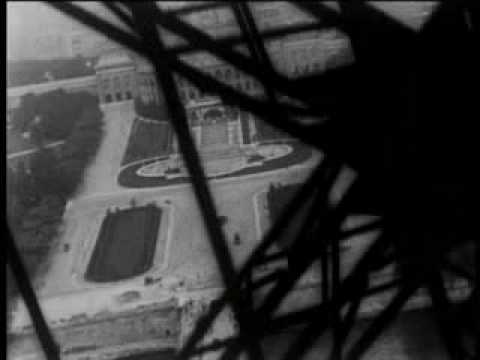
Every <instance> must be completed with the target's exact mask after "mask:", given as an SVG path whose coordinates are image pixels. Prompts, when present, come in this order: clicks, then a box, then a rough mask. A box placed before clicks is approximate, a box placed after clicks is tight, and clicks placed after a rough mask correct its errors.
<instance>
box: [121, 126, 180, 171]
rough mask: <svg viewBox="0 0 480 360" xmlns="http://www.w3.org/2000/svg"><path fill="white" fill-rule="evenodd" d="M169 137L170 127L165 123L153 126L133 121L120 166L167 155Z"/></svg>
mask: <svg viewBox="0 0 480 360" xmlns="http://www.w3.org/2000/svg"><path fill="white" fill-rule="evenodd" d="M171 136H172V134H171V130H170V126H169V125H168V123H167V122H159V123H158V124H153V123H149V122H145V121H142V120H139V119H135V120H134V122H133V125H132V130H131V133H130V137H129V139H128V144H127V147H126V149H125V153H124V154H123V159H122V165H126V164H129V163H131V162H133V161H137V160H143V159H150V158H152V157H155V156H160V155H165V154H168V153H169V152H170V145H171V144H170V138H171Z"/></svg>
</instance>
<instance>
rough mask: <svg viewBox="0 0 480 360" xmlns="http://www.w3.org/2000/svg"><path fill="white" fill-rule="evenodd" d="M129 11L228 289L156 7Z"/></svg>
mask: <svg viewBox="0 0 480 360" xmlns="http://www.w3.org/2000/svg"><path fill="white" fill-rule="evenodd" d="M130 8H131V11H132V14H133V16H134V23H135V25H136V27H137V29H138V31H139V33H140V35H142V37H143V39H144V42H145V43H144V45H145V47H146V48H147V49H149V52H148V53H149V59H150V60H151V61H152V63H153V65H154V67H155V70H156V74H157V82H158V84H160V85H161V86H162V87H163V90H164V91H163V93H164V96H165V99H166V102H167V104H168V112H169V115H170V119H171V121H170V123H171V124H172V127H173V129H174V130H175V132H176V134H177V138H178V143H179V147H180V150H181V152H182V154H183V158H184V161H185V163H186V165H187V169H188V171H189V173H190V176H191V179H192V185H193V189H194V193H195V196H196V199H197V202H198V204H199V207H200V210H201V213H202V217H203V220H204V223H205V226H206V229H207V231H208V233H209V240H210V245H211V247H212V249H213V252H214V254H215V258H216V261H217V264H218V266H219V270H220V273H221V275H222V279H223V283H224V286H228V284H230V283H231V281H232V280H233V279H234V277H235V274H236V272H235V268H234V265H233V259H232V257H231V254H230V251H229V249H228V246H227V243H226V238H225V235H224V233H223V231H222V228H221V225H220V222H219V220H218V214H217V212H216V209H215V204H214V201H213V197H212V194H211V192H210V188H209V186H208V183H207V179H206V176H205V174H204V171H203V167H202V165H201V160H200V157H199V155H198V152H197V150H196V148H195V144H194V141H193V138H192V135H191V133H190V130H189V125H188V119H187V116H186V113H185V109H184V107H183V105H182V102H181V100H180V98H179V96H178V93H177V90H176V87H175V82H174V78H173V74H172V72H171V71H170V70H169V68H168V64H166V63H165V62H164V61H162V60H161V59H162V58H163V57H164V56H163V55H164V45H163V43H162V41H161V39H160V38H159V34H158V30H157V27H156V25H155V22H154V17H153V16H152V15H153V14H154V9H156V6H155V4H153V3H150V4H147V3H143V4H130ZM232 304H233V311H234V313H235V316H236V318H237V321H238V323H239V325H240V329H241V333H243V335H245V338H246V339H247V340H248V342H249V344H250V347H249V353H250V356H251V358H252V359H259V360H261V359H263V355H262V352H261V348H260V346H259V344H258V343H255V341H254V339H253V338H251V337H250V336H249V335H248V334H249V333H250V332H249V331H250V329H251V328H252V326H251V323H250V321H249V320H250V318H249V316H248V313H249V309H246V308H244V307H242V304H241V302H240V297H237V298H236V299H234V301H233V302H232Z"/></svg>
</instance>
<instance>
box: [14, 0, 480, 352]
mask: <svg viewBox="0 0 480 360" xmlns="http://www.w3.org/2000/svg"><path fill="white" fill-rule="evenodd" d="M292 4H293V6H295V7H297V8H298V9H300V10H301V11H304V12H305V13H307V14H309V15H310V16H313V17H314V18H315V19H316V22H315V23H313V24H303V25H302V24H300V25H298V24H297V25H285V26H279V27H276V28H275V29H273V30H271V29H270V30H262V31H260V30H259V28H258V26H257V25H256V22H255V19H254V17H253V15H252V10H251V6H252V5H251V4H249V3H246V2H240V3H234V4H227V3H223V2H211V3H210V2H203V3H201V4H193V5H191V6H187V7H185V8H182V9H179V10H168V11H167V10H162V9H161V8H159V7H158V5H157V4H156V3H154V2H151V3H149V2H135V3H134V2H132V3H105V7H106V8H108V10H109V11H111V13H112V14H113V15H114V16H115V17H116V18H117V19H118V20H119V21H120V22H121V23H122V26H121V27H120V26H118V25H113V23H111V22H109V21H107V20H105V19H102V18H101V17H99V16H98V15H97V14H93V13H91V12H88V11H87V10H85V9H83V8H82V7H81V6H79V5H77V4H72V3H63V2H52V3H48V5H50V6H52V7H54V8H56V9H58V10H59V11H61V12H63V13H64V14H67V15H69V16H71V17H72V18H74V19H76V20H78V21H80V22H81V23H83V24H85V25H87V26H89V27H91V28H93V29H95V30H97V31H98V32H100V33H101V34H104V35H105V36H107V37H109V38H110V39H112V40H113V41H115V42H117V43H119V44H121V45H123V46H125V47H126V48H128V49H130V50H132V51H134V52H137V53H138V54H140V55H142V56H144V57H145V58H147V59H149V60H150V61H151V63H152V65H153V66H154V68H155V71H156V77H157V83H158V84H160V85H159V86H160V87H161V88H162V92H163V93H164V94H165V100H166V103H167V105H168V114H169V116H170V119H171V120H170V121H171V126H172V127H173V129H174V130H175V133H176V135H177V138H178V146H179V150H180V151H181V152H182V153H183V156H184V159H185V163H186V167H187V169H188V171H189V173H190V174H191V181H192V186H193V189H194V193H195V196H196V200H197V201H198V204H199V206H200V209H201V211H202V216H203V220H204V222H205V226H206V229H207V231H208V234H209V240H210V245H211V247H212V249H213V252H214V254H215V258H216V260H217V263H218V267H219V269H220V271H221V274H222V279H223V281H224V284H225V290H224V291H223V294H222V295H221V296H220V298H219V299H218V300H217V301H216V302H214V303H213V304H212V306H211V308H210V309H209V311H208V312H207V314H206V315H205V316H204V317H202V318H201V319H200V320H199V321H198V323H197V324H196V327H195V330H194V331H193V333H192V334H191V335H190V337H189V338H188V339H187V341H186V343H185V344H184V346H183V347H182V349H180V350H179V353H178V355H179V358H180V359H186V358H189V357H191V356H193V354H200V353H204V352H207V351H211V350H216V349H224V353H223V355H222V356H221V358H222V359H232V358H235V357H237V356H238V355H239V354H240V353H242V352H245V351H246V352H247V355H248V357H249V358H254V359H262V358H264V357H265V355H264V354H263V350H262V346H261V340H262V339H263V338H264V337H265V336H267V335H268V334H271V333H274V332H276V331H281V330H284V329H287V328H290V327H292V326H296V325H303V327H302V329H301V331H300V332H299V333H298V336H297V337H296V339H295V340H294V341H293V343H292V344H291V346H290V347H289V349H288V351H287V353H286V354H285V357H284V359H299V358H301V357H302V355H304V354H305V353H306V352H307V351H308V349H309V348H311V347H312V346H313V344H314V342H315V341H316V340H317V339H319V337H320V336H322V335H323V334H325V333H326V332H327V331H332V334H333V336H332V339H333V340H332V347H331V349H330V350H331V353H330V354H331V358H332V359H343V358H345V359H357V358H360V357H361V356H362V355H364V354H365V352H366V351H367V349H368V348H369V347H370V346H371V345H372V344H373V343H374V341H375V340H376V339H377V338H378V337H379V336H380V334H382V333H383V331H384V330H385V329H386V328H387V326H388V325H389V324H390V323H391V322H392V321H393V320H394V319H395V318H396V316H397V315H398V313H399V312H400V311H401V310H402V308H403V306H404V305H405V303H406V302H407V301H408V299H409V298H411V296H412V295H413V294H414V293H415V292H416V291H417V290H418V289H421V288H423V289H425V290H426V293H427V294H428V296H429V297H430V299H431V302H432V310H433V312H432V313H433V316H434V317H435V320H436V321H437V324H438V330H439V334H440V335H441V336H442V338H443V340H444V343H445V350H446V352H447V353H448V355H449V356H450V358H452V359H474V358H477V357H478V355H479V353H480V352H479V349H478V343H479V341H478V334H480V329H479V321H478V320H479V319H480V314H479V313H478V309H479V308H480V307H479V304H480V303H479V301H478V296H479V295H478V294H479V291H478V281H477V279H478V273H479V272H478V270H479V269H478V266H479V265H478V264H479V263H480V258H479V256H478V255H479V245H478V234H476V233H474V229H473V226H474V225H473V224H475V221H474V218H473V214H474V211H473V209H475V206H474V205H475V204H474V203H473V200H472V199H473V196H472V195H473V194H474V189H475V188H476V184H472V181H471V177H472V176H470V173H471V168H472V167H473V166H472V165H473V164H475V163H476V159H475V157H474V155H473V154H475V149H473V146H472V145H473V144H475V143H476V142H475V141H473V140H474V139H473V134H477V133H476V132H475V131H474V129H473V127H472V126H473V125H472V123H474V121H471V120H472V119H474V117H472V114H473V111H474V110H475V109H476V107H475V106H474V104H475V102H474V101H473V93H474V91H470V90H469V89H468V86H467V84H469V83H472V84H478V82H475V81H474V80H475V79H477V80H478V64H479V62H478V58H477V57H476V55H475V52H474V51H473V49H474V46H473V36H474V34H478V22H477V21H478V12H477V11H476V10H475V9H473V6H470V5H471V4H470V3H469V2H461V1H459V2H445V3H441V4H439V5H438V6H437V7H436V9H435V11H434V12H433V15H432V16H431V17H430V18H429V19H428V21H427V22H426V23H425V25H424V26H423V27H422V29H421V30H419V31H415V30H412V29H411V28H409V27H407V26H405V25H403V24H401V23H400V22H398V21H396V20H394V19H393V18H391V17H390V16H388V15H387V14H386V13H383V12H382V11H380V10H377V9H375V8H374V7H372V6H371V5H368V4H365V3H362V2H342V3H340V5H339V10H338V11H337V10H334V9H333V8H330V7H327V6H326V5H325V4H322V3H317V2H292ZM221 7H225V8H229V9H230V10H231V11H232V13H233V14H234V18H235V20H236V22H237V24H238V26H239V27H240V29H241V35H240V36H227V37H226V38H219V39H216V38H214V37H212V36H210V35H208V34H207V33H205V32H203V31H201V30H199V29H197V28H195V27H194V26H192V25H191V24H189V23H187V22H186V21H184V20H182V19H181V15H185V14H187V13H192V12H195V11H201V10H206V9H213V8H221ZM330 27H336V28H338V29H339V30H341V31H342V32H344V33H346V34H347V35H348V36H349V38H350V41H351V44H352V48H353V51H354V56H355V62H354V63H352V64H348V65H345V66H342V67H337V68H330V69H327V71H325V72H322V73H321V74H314V75H310V76H304V77H301V78H294V79H291V78H287V77H285V76H284V75H282V74H280V73H278V72H277V71H276V70H275V69H274V67H273V66H272V64H271V62H270V59H269V55H268V53H267V51H266V50H265V45H264V44H265V41H268V40H269V39H272V38H275V37H278V36H284V35H288V34H294V33H300V32H302V31H307V30H315V29H316V30H319V29H325V28H330ZM158 28H161V29H162V30H168V31H170V32H172V33H174V34H176V35H179V36H180V37H182V38H183V39H185V41H186V42H185V44H181V45H175V46H173V47H172V46H167V45H166V44H165V41H164V39H163V37H162V36H160V35H159V31H158ZM446 39H451V41H448V44H447V41H446ZM452 39H453V40H452ZM239 43H243V44H245V45H246V48H247V50H248V55H245V53H244V52H240V51H238V50H236V49H235V48H234V47H233V45H234V44H239ZM193 50H202V51H206V52H209V53H211V54H214V55H215V56H216V57H218V58H220V59H222V61H224V62H226V63H229V64H230V65H231V66H233V67H235V68H237V69H240V70H241V71H242V72H244V73H245V74H247V75H248V76H251V77H253V78H254V79H255V80H256V81H258V82H259V83H260V84H261V85H262V88H263V89H264V95H265V96H264V97H261V98H260V97H253V96H250V95H247V94H245V93H242V92H239V91H237V90H236V89H235V88H232V87H230V86H228V85H225V84H224V83H222V82H219V81H218V80H216V79H215V78H214V77H212V76H210V75H207V74H204V73H202V72H201V71H199V70H198V69H196V68H195V67H193V66H191V65H188V64H187V63H185V62H182V61H180V59H179V56H180V55H181V54H183V53H185V52H187V51H193ZM173 74H176V75H177V76H180V77H182V78H184V79H187V80H188V81H189V82H191V83H192V84H194V85H195V86H196V87H197V88H198V89H199V90H200V91H202V92H205V93H211V94H215V95H217V96H219V97H220V98H221V100H222V102H223V103H225V104H227V105H230V106H237V107H238V108H240V109H241V110H243V111H247V112H249V113H252V114H254V115H255V116H256V117H258V118H261V119H262V120H263V121H264V122H265V123H267V124H269V125H271V126H272V127H275V128H277V129H280V130H282V131H284V132H285V133H288V134H290V135H291V136H293V137H295V138H298V139H300V140H301V141H303V142H304V143H306V144H308V145H310V146H312V147H315V148H317V149H319V150H320V151H322V152H323V154H324V155H325V156H324V158H323V160H322V162H321V163H320V164H319V165H318V167H317V168H315V169H314V170H313V171H312V173H311V175H310V177H309V178H308V179H307V180H306V181H305V183H304V184H303V185H302V187H301V188H300V190H299V191H298V193H297V194H296V195H295V196H294V197H293V199H292V200H291V203H290V204H289V206H288V207H287V209H285V211H284V212H283V213H282V214H281V215H280V216H279V218H278V220H277V222H276V223H275V224H274V226H273V227H272V229H271V230H270V231H269V232H268V233H267V234H266V235H265V237H264V238H263V240H262V241H261V242H260V244H259V245H258V247H257V248H256V249H255V250H254V251H253V253H252V254H251V255H250V257H249V259H248V261H247V262H246V263H245V265H244V267H243V268H242V269H240V270H239V271H236V270H235V269H234V267H233V263H232V256H231V254H230V252H229V249H228V247H227V245H226V241H225V235H224V233H223V230H222V227H221V224H220V222H219V217H218V216H217V212H216V209H215V205H214V202H213V199H212V195H211V191H210V189H209V186H208V183H207V181H206V177H205V174H204V171H203V169H202V166H201V162H200V158H199V155H198V151H197V149H196V146H195V142H194V141H193V139H192V136H191V134H190V132H189V129H188V121H187V116H186V113H185V109H184V107H183V106H182V103H181V100H180V97H179V94H178V91H177V88H176V86H175V82H174V78H173ZM287 98H288V99H289V101H286V100H285V99H287ZM305 117H308V119H309V120H310V121H308V122H305V121H302V120H301V119H304V118H305ZM344 166H349V167H351V168H353V169H354V170H355V171H356V172H357V178H356V180H355V182H354V183H353V184H352V185H351V186H350V188H349V189H348V191H347V193H346V194H345V196H344V197H343V198H342V199H340V200H339V201H338V202H337V203H336V204H332V203H331V202H330V201H329V200H328V194H329V193H330V189H331V187H332V186H333V184H334V183H335V179H336V177H337V175H338V174H339V172H340V171H341V169H342V168H343V167H344ZM307 199H309V200H310V201H309V202H307V201H306V200H307ZM305 204H309V205H308V206H309V208H308V209H307V210H308V211H306V212H305V214H306V215H304V216H303V218H302V219H301V221H302V226H301V227H300V231H299V232H298V234H297V235H296V237H295V239H292V241H291V243H292V246H290V247H289V249H288V251H287V252H283V253H278V254H273V255H272V254H268V255H267V253H268V250H269V248H270V246H271V245H272V244H273V243H274V242H275V241H276V239H277V238H278V237H279V236H280V235H281V233H282V231H284V230H285V229H286V228H287V227H288V226H290V219H292V218H294V216H293V215H294V214H295V213H296V212H297V211H300V210H301V209H302V207H303V206H306V205H305ZM357 213H367V214H374V215H377V216H378V218H379V220H378V221H375V222H373V223H370V224H368V225H362V226H358V227H357V228H354V229H349V230H344V229H343V228H342V226H341V224H342V223H343V221H344V220H345V218H346V217H347V216H348V215H349V214H357ZM372 229H380V230H381V235H380V236H379V237H378V238H377V239H376V240H375V241H374V242H373V243H372V244H371V245H370V247H369V248H368V249H367V251H366V252H365V253H364V254H363V255H362V257H361V259H360V260H359V262H358V263H357V264H356V265H355V267H354V269H353V270H352V271H351V272H350V273H349V274H347V275H346V276H341V274H340V272H341V268H340V264H341V254H340V245H341V243H342V242H343V241H344V240H346V239H348V238H350V237H352V236H354V235H358V234H361V233H365V232H367V231H371V230H372ZM9 235H10V236H9V237H8V238H7V240H8V241H7V245H8V262H9V264H10V266H11V269H12V270H13V273H14V275H15V277H16V279H17V283H18V286H19V289H20V293H21V295H22V296H23V297H24V299H25V301H26V304H27V307H28V309H29V311H30V314H31V316H32V318H33V320H34V321H33V322H34V326H35V329H36V331H37V333H38V336H39V339H40V341H41V344H42V346H43V349H44V350H45V353H46V354H47V356H48V358H49V359H50V358H51V359H58V358H59V352H58V346H57V345H56V344H55V341H54V340H53V338H52V335H51V333H50V331H49V329H48V326H47V324H46V322H45V320H44V318H43V316H42V312H41V310H40V308H39V306H38V303H37V300H36V296H35V294H34V292H33V290H32V286H31V283H30V281H29V279H28V276H27V274H26V272H25V270H24V267H23V265H22V263H21V261H20V257H19V253H18V250H17V249H16V247H15V245H14V242H13V240H12V237H11V234H9ZM470 245H471V246H472V248H473V249H475V250H474V252H475V254H473V252H471V253H470V254H468V255H471V256H476V264H477V265H476V266H477V268H475V269H473V268H465V267H464V266H463V265H464V263H463V262H462V261H456V259H457V260H458V254H459V253H461V251H462V249H464V248H465V247H467V246H470ZM282 257H288V260H289V264H291V266H289V268H288V271H282V272H278V273H274V274H273V275H272V276H270V277H268V278H263V279H260V280H256V281H257V282H255V281H253V280H252V271H253V269H254V268H255V267H256V266H259V265H261V264H265V263H267V262H269V261H275V260H277V259H278V258H282ZM317 260H319V261H320V263H321V267H322V277H323V279H322V284H323V289H322V290H323V291H322V293H323V298H322V301H321V302H320V303H318V304H316V305H314V306H311V307H309V308H306V309H303V310H301V311H297V312H292V313H289V314H286V315H280V316H278V315H275V310H276V309H277V308H278V306H279V304H280V303H281V301H282V299H284V298H285V297H286V296H287V295H288V294H289V292H290V291H291V289H292V288H293V286H294V285H295V282H296V281H297V279H299V277H300V276H302V274H303V273H304V272H305V271H306V270H307V269H308V268H309V267H310V265H311V264H312V263H313V262H314V261H317ZM472 263H475V262H472ZM392 264H394V265H395V266H396V269H397V275H398V276H397V277H395V278H394V279H392V280H391V281H389V282H388V283H384V284H380V285H375V286H372V285H371V284H370V282H369V276H370V274H371V273H373V272H375V271H378V270H380V269H383V268H385V267H386V266H390V265H392ZM447 273H450V274H454V275H455V276H458V277H461V278H465V279H467V280H468V281H469V282H470V284H471V287H472V289H473V290H472V291H471V293H470V295H469V296H468V298H467V299H466V300H464V301H462V302H461V303H460V304H452V303H451V301H450V299H449V296H448V292H447V290H446V287H445V275H446V274H447ZM264 284H270V285H272V287H271V290H270V291H269V292H268V293H267V295H266V296H265V297H264V298H263V301H262V302H261V304H257V305H255V306H254V304H253V302H252V296H253V295H254V293H255V291H256V290H257V289H258V288H259V287H261V286H263V285H264ZM384 291H392V292H393V296H392V300H391V301H390V302H389V303H388V304H387V305H386V306H385V308H384V309H383V310H381V311H380V312H379V314H378V315H377V316H376V317H375V318H374V319H373V320H372V321H371V323H370V324H369V325H368V326H367V328H366V329H365V331H363V333H362V334H361V336H360V337H359V338H357V339H354V341H351V340H350V338H349V334H350V333H351V329H352V327H353V326H354V324H355V321H356V317H357V312H358V308H359V304H360V303H361V302H362V300H364V299H365V298H367V297H369V296H372V295H374V294H378V293H381V292H384ZM227 305H230V306H231V307H232V309H233V313H234V315H235V317H236V320H237V322H238V325H239V334H238V336H235V337H232V338H228V339H226V340H222V341H219V342H216V343H212V344H210V345H208V344H207V345H203V346H202V347H198V346H197V344H198V343H199V342H200V341H201V340H202V338H203V336H204V334H205V333H206V331H208V329H209V328H210V326H211V325H212V323H213V322H214V320H215V319H216V317H217V315H218V314H219V313H220V312H221V310H222V309H223V308H224V307H225V306H227ZM341 310H345V311H341ZM347 344H348V346H347ZM476 344H477V345H476ZM151 355H152V356H154V355H155V354H154V353H152V354H151Z"/></svg>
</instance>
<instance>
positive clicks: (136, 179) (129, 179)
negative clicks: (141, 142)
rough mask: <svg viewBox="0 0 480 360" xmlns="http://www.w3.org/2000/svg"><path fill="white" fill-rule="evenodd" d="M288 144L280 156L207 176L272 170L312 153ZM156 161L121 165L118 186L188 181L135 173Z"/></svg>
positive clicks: (139, 186)
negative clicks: (230, 171)
mask: <svg viewBox="0 0 480 360" xmlns="http://www.w3.org/2000/svg"><path fill="white" fill-rule="evenodd" d="M289 145H290V146H292V147H293V151H292V152H290V153H289V154H287V155H285V156H283V157H281V158H276V159H272V160H267V161H266V162H265V163H264V164H262V165H259V166H255V167H247V168H244V169H241V170H238V171H234V172H232V173H230V174H224V175H219V176H207V177H208V179H222V178H227V177H239V176H244V175H250V174H255V173H261V172H267V171H272V170H276V169H279V168H285V167H289V166H292V165H296V164H299V163H302V162H305V161H307V160H308V159H310V157H311V156H312V154H313V152H312V150H311V149H310V148H308V147H307V146H306V145H303V144H299V143H295V142H289ZM156 161H158V158H154V159H148V160H145V161H142V162H137V163H135V164H132V165H126V166H125V167H123V169H122V170H121V171H120V174H119V175H118V184H119V185H120V186H123V187H128V188H145V187H160V186H169V185H175V184H182V183H187V182H189V181H190V180H189V177H188V176H185V177H177V178H173V179H166V178H165V177H163V176H159V177H143V176H139V175H137V171H138V170H139V169H140V168H142V167H144V166H147V165H149V164H152V163H154V162H156Z"/></svg>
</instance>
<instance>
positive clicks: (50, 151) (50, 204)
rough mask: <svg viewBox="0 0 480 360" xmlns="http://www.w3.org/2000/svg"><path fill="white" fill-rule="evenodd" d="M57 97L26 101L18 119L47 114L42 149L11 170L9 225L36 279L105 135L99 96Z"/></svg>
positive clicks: (25, 120)
mask: <svg viewBox="0 0 480 360" xmlns="http://www.w3.org/2000/svg"><path fill="white" fill-rule="evenodd" d="M52 93H53V94H52ZM52 93H46V94H42V95H28V96H26V97H24V98H23V99H22V101H21V105H20V107H19V109H18V110H17V111H16V114H14V116H15V117H16V119H21V120H22V121H23V124H29V123H30V124H31V123H32V122H33V119H34V118H35V117H37V116H39V114H41V115H40V116H43V118H42V121H41V122H40V123H37V124H36V125H37V126H38V130H37V131H38V132H37V134H36V135H35V137H36V140H37V143H38V149H37V151H36V152H35V153H34V154H32V155H29V156H28V157H25V159H23V161H20V162H18V163H17V164H16V165H14V166H12V164H9V166H8V167H7V217H8V222H9V225H10V228H11V230H12V233H13V235H14V237H15V240H16V242H17V245H18V246H19V248H20V249H28V250H29V251H28V254H24V255H25V256H24V260H25V262H26V265H27V268H29V272H30V273H31V274H32V276H34V275H35V272H36V270H37V268H38V265H39V263H41V262H43V261H44V260H45V255H46V254H47V251H45V250H46V249H48V247H49V245H50V244H51V241H52V240H53V238H54V237H55V235H56V233H57V231H58V227H59V225H60V223H61V218H62V215H63V212H64V209H65V205H66V202H67V201H68V199H69V198H70V197H72V196H73V194H74V193H75V192H76V191H77V189H78V188H79V186H80V184H81V183H82V179H83V173H84V171H85V169H86V167H87V166H88V164H89V162H90V161H91V160H92V158H93V157H94V155H95V154H96V152H97V149H98V147H99V145H100V142H101V139H102V136H103V114H102V112H101V110H100V108H99V104H98V101H97V99H96V97H95V96H93V95H90V94H88V93H75V94H69V93H66V92H63V91H54V92H52ZM32 104H35V107H32ZM23 124H18V123H15V122H14V127H15V128H16V130H17V131H20V130H19V128H21V126H25V125H23ZM52 134H55V136H53V135H52ZM52 136H53V138H52ZM53 139H55V140H63V141H64V143H63V145H61V146H57V147H54V148H47V147H45V146H44V145H45V144H47V143H48V142H51V140H53ZM10 290H11V289H10Z"/></svg>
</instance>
